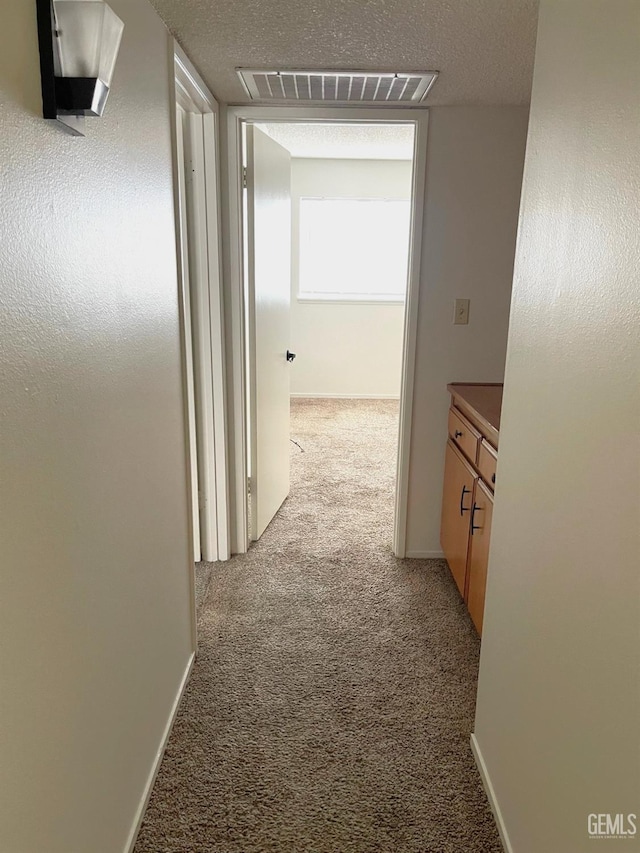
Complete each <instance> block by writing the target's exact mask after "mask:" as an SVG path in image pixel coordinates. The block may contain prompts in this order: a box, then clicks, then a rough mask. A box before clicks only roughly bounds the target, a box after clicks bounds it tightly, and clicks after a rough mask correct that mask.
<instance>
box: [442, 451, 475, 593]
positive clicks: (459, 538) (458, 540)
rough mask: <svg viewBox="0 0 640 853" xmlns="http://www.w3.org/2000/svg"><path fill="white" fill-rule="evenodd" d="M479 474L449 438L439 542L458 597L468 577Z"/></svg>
mask: <svg viewBox="0 0 640 853" xmlns="http://www.w3.org/2000/svg"><path fill="white" fill-rule="evenodd" d="M477 477H478V475H477V474H476V473H475V471H474V470H473V468H472V467H471V465H469V463H468V462H466V461H465V458H464V456H463V455H462V454H461V453H460V451H459V450H458V449H457V448H456V447H455V445H454V443H453V442H452V441H451V439H449V441H448V442H447V451H446V456H445V465H444V490H443V493H442V525H441V528H440V541H441V543H442V549H443V550H444V552H445V554H446V556H447V562H448V563H449V568H450V569H451V574H452V575H453V579H454V580H455V582H456V584H457V586H458V589H459V590H460V595H464V591H465V585H466V578H467V538H468V535H469V519H470V518H471V506H472V502H473V493H474V489H475V484H476V480H477Z"/></svg>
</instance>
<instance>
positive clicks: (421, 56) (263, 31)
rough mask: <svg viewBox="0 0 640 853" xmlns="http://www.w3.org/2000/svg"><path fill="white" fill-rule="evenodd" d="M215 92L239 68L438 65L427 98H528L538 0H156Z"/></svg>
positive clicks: (236, 95) (240, 99) (238, 89)
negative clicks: (179, 0) (437, 75)
mask: <svg viewBox="0 0 640 853" xmlns="http://www.w3.org/2000/svg"><path fill="white" fill-rule="evenodd" d="M152 2H153V5H154V6H155V7H156V9H157V10H158V11H159V13H160V14H161V15H162V17H163V19H164V20H165V21H166V22H167V24H168V26H169V27H170V28H171V31H172V32H173V33H174V34H175V35H176V37H177V38H178V40H179V41H180V43H181V44H182V46H183V47H184V48H185V50H186V51H187V53H188V54H189V56H190V57H191V59H192V60H193V61H194V62H195V63H196V65H197V66H198V68H199V70H200V71H201V73H202V75H203V77H204V79H205V80H206V81H207V83H208V85H209V86H210V87H211V90H212V92H213V93H214V94H215V95H216V97H217V98H218V99H219V100H221V101H224V102H226V103H230V104H239V103H246V102H247V101H248V96H247V94H246V92H245V91H244V88H243V86H242V84H241V83H240V81H239V79H238V77H237V75H236V73H235V69H236V68H238V67H240V68H275V69H285V68H325V69H339V68H346V69H353V68H367V69H369V68H370V69H375V70H379V71H383V70H388V71H420V70H425V71H427V70H436V71H440V72H441V74H440V78H439V79H438V81H437V83H436V85H435V86H434V88H433V90H432V92H431V93H430V94H429V97H428V99H427V103H428V104H429V105H430V106H442V105H445V104H446V105H452V104H457V105H462V104H465V105H471V104H476V105H477V104H527V103H528V102H529V96H530V92H531V70H532V68H533V53H534V48H535V27H536V16H537V9H538V0H473V2H466V3H461V2H452V0H422V2H420V3H416V2H415V0H393V2H390V0H367V2H366V3H361V2H356V0H352V2H344V0H323V2H322V3H318V2H315V0H276V2H272V3H265V2H263V0H247V1H246V2H244V3H237V2H236V0H217V2H216V3H212V2H211V0H181V2H180V3H177V2H176V0H152Z"/></svg>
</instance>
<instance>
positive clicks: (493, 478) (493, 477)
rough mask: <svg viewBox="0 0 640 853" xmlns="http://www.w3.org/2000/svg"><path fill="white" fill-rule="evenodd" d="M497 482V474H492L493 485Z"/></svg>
mask: <svg viewBox="0 0 640 853" xmlns="http://www.w3.org/2000/svg"><path fill="white" fill-rule="evenodd" d="M495 481H496V475H495V474H492V475H491V482H492V483H495Z"/></svg>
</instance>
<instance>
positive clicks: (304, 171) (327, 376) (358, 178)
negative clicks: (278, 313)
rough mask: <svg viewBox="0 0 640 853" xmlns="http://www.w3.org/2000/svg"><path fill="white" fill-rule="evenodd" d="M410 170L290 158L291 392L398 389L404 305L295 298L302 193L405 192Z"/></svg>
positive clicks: (398, 165)
mask: <svg viewBox="0 0 640 853" xmlns="http://www.w3.org/2000/svg"><path fill="white" fill-rule="evenodd" d="M411 169H412V165H411V162H410V161H404V162H403V161H397V160H396V161H385V162H380V161H372V160H359V161H358V160H296V159H294V160H292V161H291V201H292V221H291V224H292V236H293V240H292V262H291V283H292V291H291V342H292V349H293V350H294V352H296V353H297V354H298V356H299V357H298V358H297V359H296V361H295V362H294V363H293V364H292V365H291V367H292V370H291V391H292V393H294V394H311V395H316V396H317V395H327V396H332V395H340V396H349V395H353V396H387V397H394V396H399V395H400V375H401V371H402V345H403V332H404V305H403V304H401V303H395V304H394V303H386V304H385V303H379V304H377V305H376V304H370V303H360V304H358V303H352V302H351V303H348V302H343V303H339V302H326V303H318V302H300V301H298V298H297V297H298V286H299V263H300V253H299V225H300V198H301V197H302V196H311V197H314V196H328V197H330V198H342V197H345V198H368V197H374V198H375V197H379V198H410V197H411Z"/></svg>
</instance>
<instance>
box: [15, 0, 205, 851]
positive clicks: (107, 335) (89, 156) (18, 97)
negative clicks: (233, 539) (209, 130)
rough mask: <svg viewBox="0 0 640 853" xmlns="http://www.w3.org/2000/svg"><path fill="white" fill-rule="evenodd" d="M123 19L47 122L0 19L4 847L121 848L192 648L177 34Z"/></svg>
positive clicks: (144, 8)
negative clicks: (108, 84) (76, 120)
mask: <svg viewBox="0 0 640 853" xmlns="http://www.w3.org/2000/svg"><path fill="white" fill-rule="evenodd" d="M110 3H111V5H112V7H113V8H114V10H115V11H116V13H117V14H118V15H119V16H120V17H121V18H122V19H123V21H124V23H125V30H124V36H123V40H122V48H121V52H120V57H119V60H118V64H117V67H116V72H115V79H114V83H113V89H112V93H111V95H110V97H109V103H108V104H107V108H106V113H105V116H104V118H102V119H89V120H87V137H86V138H85V139H74V138H72V137H70V136H68V135H66V134H65V133H63V132H62V131H61V130H59V129H58V128H57V127H54V126H52V125H51V124H48V123H46V122H44V121H43V120H42V118H41V96H40V74H39V54H38V40H37V32H36V9H35V3H34V2H26V0H3V4H2V28H0V125H1V128H0V163H1V167H0V168H1V184H2V186H1V193H0V210H1V219H0V228H1V231H2V237H1V239H0V281H1V287H2V296H1V305H0V324H1V332H0V362H1V365H2V366H1V369H0V400H1V404H0V409H1V412H0V414H1V426H0V432H1V439H0V440H1V449H0V469H1V472H0V482H1V483H2V486H1V490H0V503H1V507H0V565H1V569H0V685H1V687H0V755H1V756H2V761H1V763H0V850H2V851H6V853H89V851H90V853H121V851H123V850H124V849H125V845H126V843H127V840H128V837H129V834H130V832H131V830H132V828H133V826H134V822H135V819H136V815H137V809H138V808H139V806H140V805H141V799H142V797H143V795H144V792H145V786H146V785H147V781H148V778H149V774H150V772H151V770H152V768H153V765H154V762H155V759H156V755H157V752H158V749H159V747H160V744H161V739H162V736H163V732H164V729H165V726H166V724H167V721H168V718H169V715H170V712H171V710H172V705H173V702H174V700H175V698H176V694H177V691H178V689H179V686H180V684H181V680H182V678H183V675H184V673H185V669H186V667H187V664H188V662H189V659H190V656H191V652H192V648H191V615H190V582H189V572H190V565H189V545H188V542H189V538H188V534H189V530H188V505H187V487H186V460H185V439H184V424H183V399H182V389H181V358H180V337H179V315H178V292H177V284H176V255H175V230H174V215H173V181H172V164H171V142H170V97H169V82H170V75H171V69H170V66H169V53H168V41H167V38H168V37H167V33H166V31H165V28H164V26H163V25H162V23H161V22H160V20H159V18H158V17H157V15H156V14H155V12H154V11H153V10H152V8H151V6H150V5H149V3H148V2H146V0H110Z"/></svg>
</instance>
